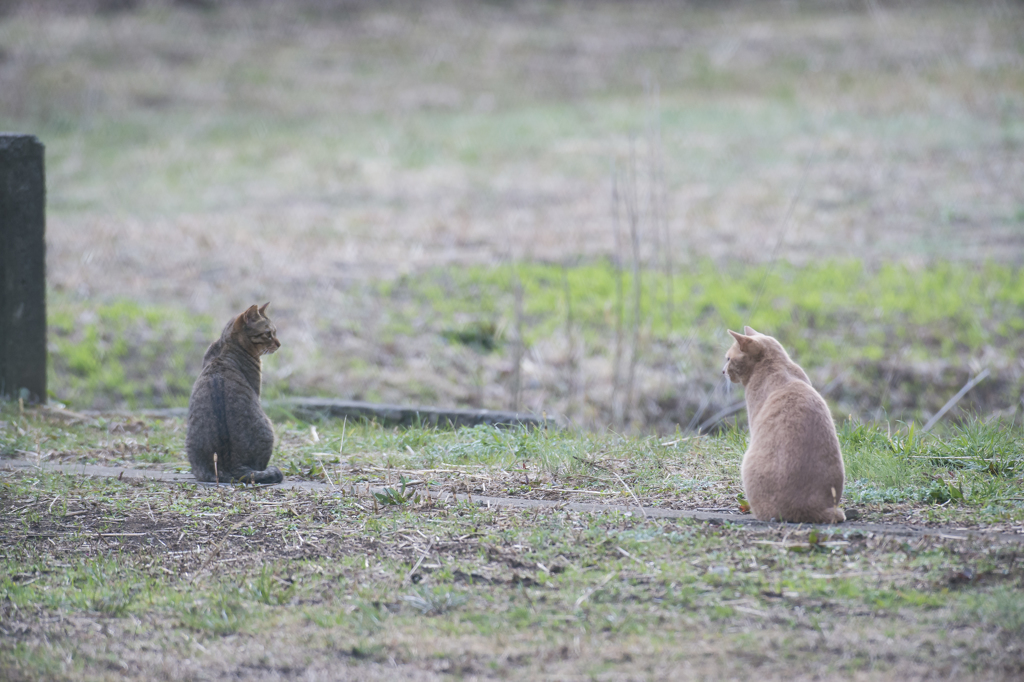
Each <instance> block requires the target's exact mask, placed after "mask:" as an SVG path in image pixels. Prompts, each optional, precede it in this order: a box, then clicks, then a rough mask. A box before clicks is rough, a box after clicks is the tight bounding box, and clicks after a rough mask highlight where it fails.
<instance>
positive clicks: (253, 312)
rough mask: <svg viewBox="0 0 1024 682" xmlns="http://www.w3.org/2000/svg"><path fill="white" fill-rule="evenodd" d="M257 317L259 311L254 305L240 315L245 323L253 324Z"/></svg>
mask: <svg viewBox="0 0 1024 682" xmlns="http://www.w3.org/2000/svg"><path fill="white" fill-rule="evenodd" d="M259 316H260V311H259V308H257V307H256V304H255V303H254V304H253V305H251V306H249V309H248V310H246V311H245V312H244V313H242V317H243V318H244V319H245V321H246V322H255V321H256V320H258V319H259Z"/></svg>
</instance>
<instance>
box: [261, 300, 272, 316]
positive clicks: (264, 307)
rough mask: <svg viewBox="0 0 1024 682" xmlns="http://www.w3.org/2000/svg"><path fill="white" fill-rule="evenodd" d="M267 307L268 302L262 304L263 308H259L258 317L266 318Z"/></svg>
mask: <svg viewBox="0 0 1024 682" xmlns="http://www.w3.org/2000/svg"><path fill="white" fill-rule="evenodd" d="M268 305H270V301H267V302H266V303H264V304H263V307H262V308H260V315H261V316H263V317H266V316H267V306H268Z"/></svg>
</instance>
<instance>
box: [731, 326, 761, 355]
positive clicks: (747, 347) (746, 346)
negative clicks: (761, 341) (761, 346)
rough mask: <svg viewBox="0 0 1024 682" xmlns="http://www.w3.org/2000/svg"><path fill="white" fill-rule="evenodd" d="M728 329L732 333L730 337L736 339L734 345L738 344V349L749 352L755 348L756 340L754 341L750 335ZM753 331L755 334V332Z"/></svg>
mask: <svg viewBox="0 0 1024 682" xmlns="http://www.w3.org/2000/svg"><path fill="white" fill-rule="evenodd" d="M748 329H749V327H748ZM728 331H729V333H730V334H731V335H732V338H734V339H736V345H738V346H739V347H740V350H741V351H743V352H744V353H747V354H749V353H750V351H752V350H754V349H755V348H757V341H755V340H754V339H752V338H751V337H749V336H744V335H743V334H740V333H739V332H734V331H733V330H731V329H730V330H728ZM754 333H755V334H756V333H757V332H754Z"/></svg>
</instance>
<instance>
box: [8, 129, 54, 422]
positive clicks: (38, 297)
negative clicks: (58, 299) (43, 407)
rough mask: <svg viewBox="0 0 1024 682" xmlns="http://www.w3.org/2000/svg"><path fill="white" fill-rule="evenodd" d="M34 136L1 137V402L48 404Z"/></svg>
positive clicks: (40, 196) (40, 176) (40, 199)
mask: <svg viewBox="0 0 1024 682" xmlns="http://www.w3.org/2000/svg"><path fill="white" fill-rule="evenodd" d="M43 151H44V150H43V144H42V143H41V142H40V141H39V140H38V139H37V138H36V137H35V136H34V135H17V134H11V133H0V396H7V397H9V398H13V399H17V398H24V399H25V401H26V402H46V239H45V231H46V214H45V205H46V176H45V172H44V168H43Z"/></svg>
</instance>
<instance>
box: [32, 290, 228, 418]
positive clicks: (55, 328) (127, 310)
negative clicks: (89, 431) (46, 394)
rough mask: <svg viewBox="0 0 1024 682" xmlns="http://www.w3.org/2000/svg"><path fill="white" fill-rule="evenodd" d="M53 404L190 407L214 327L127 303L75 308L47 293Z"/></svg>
mask: <svg viewBox="0 0 1024 682" xmlns="http://www.w3.org/2000/svg"><path fill="white" fill-rule="evenodd" d="M48 318H49V319H48V321H47V322H48V333H49V350H50V352H49V365H48V369H49V371H48V378H47V380H48V383H49V387H50V388H49V390H50V394H51V397H53V398H56V399H57V400H59V401H60V402H63V403H66V404H69V405H72V406H83V407H97V408H103V407H107V408H110V407H128V408H130V409H131V408H140V407H169V406H183V405H187V404H188V396H189V394H190V393H191V391H192V383H193V382H194V381H195V378H196V376H198V374H199V369H200V366H201V364H202V357H203V352H204V350H205V347H206V346H207V345H209V343H210V342H211V341H212V340H213V339H214V338H215V336H216V332H215V330H214V327H215V325H214V324H213V321H212V320H211V319H210V318H209V317H207V316H205V315H195V314H193V313H189V312H187V311H185V310H183V309H180V308H177V307H170V306H161V305H153V304H148V305H142V304H138V303H135V302H133V301H128V300H124V299H121V300H114V301H111V302H106V303H94V302H86V301H80V300H77V299H73V298H70V297H68V296H66V295H62V294H59V293H55V292H51V293H50V299H49V305H48Z"/></svg>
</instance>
